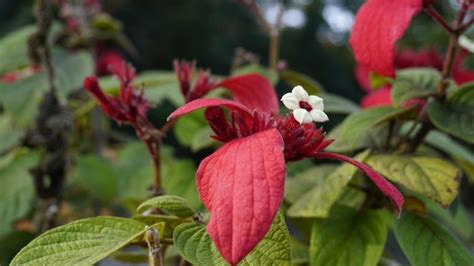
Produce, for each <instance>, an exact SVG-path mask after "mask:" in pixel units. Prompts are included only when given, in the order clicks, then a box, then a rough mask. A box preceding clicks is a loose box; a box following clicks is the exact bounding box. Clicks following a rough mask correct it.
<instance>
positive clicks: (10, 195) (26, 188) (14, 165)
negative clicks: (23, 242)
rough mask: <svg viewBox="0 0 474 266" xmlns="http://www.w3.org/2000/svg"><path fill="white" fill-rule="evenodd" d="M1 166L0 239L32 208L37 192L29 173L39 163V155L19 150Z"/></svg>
mask: <svg viewBox="0 0 474 266" xmlns="http://www.w3.org/2000/svg"><path fill="white" fill-rule="evenodd" d="M6 156H11V157H10V158H9V159H8V162H6V163H5V164H2V165H1V166H0V216H1V217H2V218H1V219H0V237H2V236H4V235H5V234H8V233H9V232H10V231H11V230H12V225H11V224H12V223H13V222H14V221H16V220H17V219H19V218H22V217H23V216H25V215H26V214H27V213H28V212H29V211H30V210H31V208H32V205H33V199H34V197H35V191H34V187H33V178H32V177H31V175H30V173H29V169H30V168H32V167H33V166H34V165H36V163H37V162H38V159H39V157H38V154H37V153H31V152H29V151H27V150H17V151H14V152H13V153H12V154H10V155H6Z"/></svg>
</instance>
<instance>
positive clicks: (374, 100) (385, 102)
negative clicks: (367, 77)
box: [360, 86, 392, 108]
mask: <svg viewBox="0 0 474 266" xmlns="http://www.w3.org/2000/svg"><path fill="white" fill-rule="evenodd" d="M391 91H392V87H391V86H384V87H383V88H380V89H378V90H376V91H372V92H370V93H369V94H367V96H365V97H363V98H362V100H361V101H360V106H361V107H362V108H369V107H376V106H390V105H392V92H391Z"/></svg>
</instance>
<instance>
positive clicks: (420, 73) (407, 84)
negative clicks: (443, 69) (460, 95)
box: [392, 68, 454, 105]
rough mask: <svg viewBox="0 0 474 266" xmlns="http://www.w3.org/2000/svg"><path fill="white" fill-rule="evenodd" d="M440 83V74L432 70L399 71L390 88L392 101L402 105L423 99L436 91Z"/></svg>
mask: <svg viewBox="0 0 474 266" xmlns="http://www.w3.org/2000/svg"><path fill="white" fill-rule="evenodd" d="M440 81H441V73H439V71H438V70H436V69H433V68H408V69H403V70H399V71H397V77H396V79H395V82H394V83H393V87H392V101H393V102H394V103H395V104H397V105H402V104H403V103H404V102H406V101H407V100H410V99H414V98H425V97H427V96H429V95H431V94H433V93H434V92H436V91H437V89H438V85H439V83H440ZM452 86H454V85H453V84H452Z"/></svg>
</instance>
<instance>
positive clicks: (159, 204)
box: [137, 195, 195, 218]
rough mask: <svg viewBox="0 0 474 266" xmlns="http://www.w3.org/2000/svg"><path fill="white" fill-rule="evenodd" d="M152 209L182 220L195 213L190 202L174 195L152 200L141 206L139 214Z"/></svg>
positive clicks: (138, 210) (138, 209)
mask: <svg viewBox="0 0 474 266" xmlns="http://www.w3.org/2000/svg"><path fill="white" fill-rule="evenodd" d="M151 208H158V209H160V210H162V211H164V212H166V213H169V214H173V215H175V216H177V217H180V218H188V217H191V216H193V214H194V213H195V211H194V210H193V208H191V206H189V203H188V201H186V200H185V199H183V198H181V197H178V196H174V195H163V196H158V197H154V198H151V199H149V200H147V201H145V202H143V203H142V204H140V206H138V208H137V212H144V211H146V210H148V209H151Z"/></svg>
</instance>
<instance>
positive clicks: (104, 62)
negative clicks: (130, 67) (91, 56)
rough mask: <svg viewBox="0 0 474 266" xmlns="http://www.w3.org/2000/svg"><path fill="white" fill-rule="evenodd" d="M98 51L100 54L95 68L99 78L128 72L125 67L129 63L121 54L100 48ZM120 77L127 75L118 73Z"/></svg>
mask: <svg viewBox="0 0 474 266" xmlns="http://www.w3.org/2000/svg"><path fill="white" fill-rule="evenodd" d="M97 50H98V54H99V55H98V56H97V62H96V66H95V74H96V75H97V76H103V75H108V74H114V73H117V72H121V71H124V70H126V68H124V67H123V66H124V65H126V64H127V63H126V62H125V60H124V59H123V57H122V55H121V54H120V53H119V52H117V51H115V50H113V49H100V48H98V49H97ZM118 75H120V76H123V75H125V73H118Z"/></svg>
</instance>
